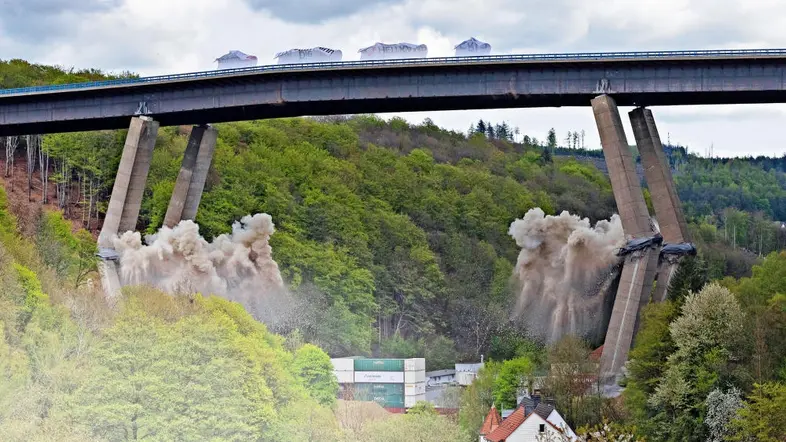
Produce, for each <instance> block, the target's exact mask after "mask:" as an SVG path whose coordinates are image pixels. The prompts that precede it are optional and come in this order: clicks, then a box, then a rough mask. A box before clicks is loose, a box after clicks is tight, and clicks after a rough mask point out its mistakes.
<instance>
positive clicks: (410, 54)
mask: <svg viewBox="0 0 786 442" xmlns="http://www.w3.org/2000/svg"><path fill="white" fill-rule="evenodd" d="M358 52H360V59H361V60H390V59H396V58H425V57H426V56H428V47H427V46H426V45H418V44H413V43H395V44H385V43H375V44H374V45H372V46H369V47H367V48H363V49H359V50H358Z"/></svg>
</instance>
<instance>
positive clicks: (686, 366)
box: [648, 283, 744, 440]
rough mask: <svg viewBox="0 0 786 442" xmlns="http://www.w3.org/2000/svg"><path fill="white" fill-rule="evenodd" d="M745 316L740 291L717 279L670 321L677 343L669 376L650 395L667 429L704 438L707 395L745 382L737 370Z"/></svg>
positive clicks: (691, 437) (677, 434) (692, 296)
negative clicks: (741, 305) (738, 297)
mask: <svg viewBox="0 0 786 442" xmlns="http://www.w3.org/2000/svg"><path fill="white" fill-rule="evenodd" d="M743 323H744V314H743V312H742V309H741V308H740V305H739V303H738V302H737V300H736V299H735V298H734V295H733V294H732V293H731V292H730V291H729V290H728V289H727V288H725V287H722V286H720V285H719V284H717V283H712V284H709V285H707V286H705V287H704V289H702V290H701V291H700V292H699V293H695V294H690V295H688V297H687V298H686V299H685V304H684V305H683V306H682V309H681V312H680V316H679V317H678V318H677V319H675V320H674V322H672V324H671V325H670V327H669V329H670V333H671V337H672V339H673V340H674V345H675V347H676V349H675V351H674V353H673V354H672V355H671V356H669V358H668V362H667V363H666V370H665V372H664V376H663V378H662V379H661V380H660V382H659V383H658V385H657V387H656V388H655V391H654V393H653V394H652V395H651V396H650V397H649V398H648V403H649V405H650V406H652V407H654V408H656V409H657V410H658V411H659V413H662V415H661V417H660V419H663V422H664V424H665V423H666V422H669V421H670V424H669V425H668V426H665V428H664V429H663V430H664V431H667V432H668V434H670V435H671V436H672V437H680V438H682V439H684V440H703V439H704V438H705V437H706V434H705V433H706V427H704V426H703V425H697V423H701V422H703V420H704V417H705V416H706V412H707V408H706V401H705V399H706V398H707V396H708V395H709V393H710V392H711V391H712V390H713V389H715V388H717V387H720V386H723V385H726V384H732V385H734V384H737V383H741V380H740V379H739V378H738V377H737V373H736V371H735V370H734V368H735V365H736V362H735V361H736V360H737V358H739V355H740V350H741V348H740V343H741V339H740V338H741V335H742V330H743Z"/></svg>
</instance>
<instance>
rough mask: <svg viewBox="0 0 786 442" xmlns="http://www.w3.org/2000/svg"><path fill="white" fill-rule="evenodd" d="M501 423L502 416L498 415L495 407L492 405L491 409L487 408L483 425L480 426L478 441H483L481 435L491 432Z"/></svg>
mask: <svg viewBox="0 0 786 442" xmlns="http://www.w3.org/2000/svg"><path fill="white" fill-rule="evenodd" d="M501 423H502V417H501V416H500V415H499V411H497V407H495V406H494V405H492V406H491V410H489V413H488V414H487V415H486V419H484V420H483V425H482V426H481V427H480V442H485V439H484V438H483V437H484V436H485V435H487V434H491V432H493V431H494V430H496V429H497V427H499V424H501Z"/></svg>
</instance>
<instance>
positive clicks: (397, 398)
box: [355, 394, 404, 408]
mask: <svg viewBox="0 0 786 442" xmlns="http://www.w3.org/2000/svg"><path fill="white" fill-rule="evenodd" d="M355 400H356V401H372V402H376V403H378V404H379V405H380V406H382V407H390V408H404V395H403V394H363V395H361V394H356V395H355Z"/></svg>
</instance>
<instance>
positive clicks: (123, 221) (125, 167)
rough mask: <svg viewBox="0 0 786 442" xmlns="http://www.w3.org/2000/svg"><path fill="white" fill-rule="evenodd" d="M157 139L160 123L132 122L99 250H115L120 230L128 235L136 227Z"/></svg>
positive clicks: (136, 120)
mask: <svg viewBox="0 0 786 442" xmlns="http://www.w3.org/2000/svg"><path fill="white" fill-rule="evenodd" d="M157 136H158V122H156V121H154V120H153V119H152V118H149V117H145V116H142V117H134V118H132V119H131V125H130V126H129V128H128V135H127V136H126V144H125V146H124V147H123V155H122V156H121V157H120V165H119V166H118V168H117V175H116V177H115V184H114V186H113V187H112V195H111V196H110V197H109V207H108V208H107V211H106V217H105V218H104V224H103V226H102V227H101V233H100V234H99V236H98V245H99V247H106V248H112V237H114V236H115V235H117V234H118V233H120V232H121V229H123V230H122V231H126V230H133V229H134V228H135V227H136V218H137V217H138V216H139V208H140V206H141V204H142V194H143V192H144V186H145V182H146V181H147V172H148V171H149V169H150V159H151V158H152V154H153V147H154V146H155V142H156V137H157Z"/></svg>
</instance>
